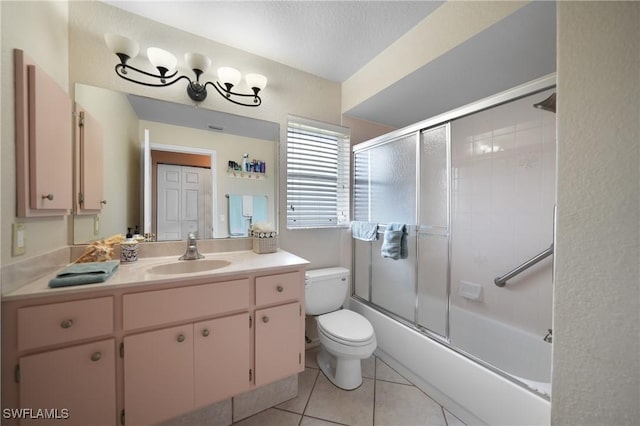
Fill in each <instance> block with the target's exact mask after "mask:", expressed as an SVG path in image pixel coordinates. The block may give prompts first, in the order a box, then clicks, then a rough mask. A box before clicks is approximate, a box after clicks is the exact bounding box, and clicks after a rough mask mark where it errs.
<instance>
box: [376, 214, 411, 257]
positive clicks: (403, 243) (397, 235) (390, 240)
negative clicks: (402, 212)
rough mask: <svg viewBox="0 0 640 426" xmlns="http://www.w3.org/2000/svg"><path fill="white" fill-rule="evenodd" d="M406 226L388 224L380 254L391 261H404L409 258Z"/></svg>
mask: <svg viewBox="0 0 640 426" xmlns="http://www.w3.org/2000/svg"><path fill="white" fill-rule="evenodd" d="M405 229H406V226H405V225H404V224H402V223H393V222H392V223H388V224H387V228H386V230H385V231H384V239H383V241H382V248H381V250H380V251H381V254H382V257H387V258H390V259H393V260H398V259H406V258H407V257H408V256H409V249H408V246H407V237H406V232H405Z"/></svg>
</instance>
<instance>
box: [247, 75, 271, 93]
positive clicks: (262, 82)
mask: <svg viewBox="0 0 640 426" xmlns="http://www.w3.org/2000/svg"><path fill="white" fill-rule="evenodd" d="M244 79H245V80H246V82H247V85H248V86H249V87H250V88H252V89H253V88H254V87H256V88H258V89H260V90H262V89H264V88H265V87H266V86H267V77H265V76H264V75H262V74H247V75H246V76H245V78H244Z"/></svg>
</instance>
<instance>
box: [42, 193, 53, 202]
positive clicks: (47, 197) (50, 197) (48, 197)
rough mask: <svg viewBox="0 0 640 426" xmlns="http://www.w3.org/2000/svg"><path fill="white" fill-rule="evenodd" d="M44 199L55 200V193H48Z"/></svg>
mask: <svg viewBox="0 0 640 426" xmlns="http://www.w3.org/2000/svg"><path fill="white" fill-rule="evenodd" d="M42 199H43V200H45V199H46V200H49V201H53V194H47V195H43V196H42Z"/></svg>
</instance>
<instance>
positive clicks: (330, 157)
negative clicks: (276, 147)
mask: <svg viewBox="0 0 640 426" xmlns="http://www.w3.org/2000/svg"><path fill="white" fill-rule="evenodd" d="M350 151H351V146H350V141H349V129H347V128H344V127H340V126H335V125H331V124H326V123H321V122H317V121H314V120H309V119H305V118H301V117H295V116H291V115H290V116H289V119H288V126H287V228H288V229H295V228H333V227H337V226H344V225H347V224H348V223H349V158H350Z"/></svg>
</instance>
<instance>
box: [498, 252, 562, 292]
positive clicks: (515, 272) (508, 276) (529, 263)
mask: <svg viewBox="0 0 640 426" xmlns="http://www.w3.org/2000/svg"><path fill="white" fill-rule="evenodd" d="M552 254H553V244H551V246H550V247H549V248H548V249H546V250H544V251H543V252H541V253H538V254H536V255H535V256H533V257H532V258H531V259H529V260H527V261H526V262H524V263H523V264H522V265H520V266H518V267H516V268H514V269H512V270H511V271H509V272H507V273H506V274H504V275H503V276H501V277H496V279H494V280H493V282H494V283H495V285H497V286H498V287H504V285H505V284H506V283H507V281H508V280H510V279H511V278H513V277H515V276H516V275H518V274H520V273H521V272H523V271H526V270H527V269H529V268H530V267H532V266H533V265H535V264H536V263H538V262H540V261H541V260H543V259H546V258H547V257H549V256H551V255H552Z"/></svg>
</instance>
